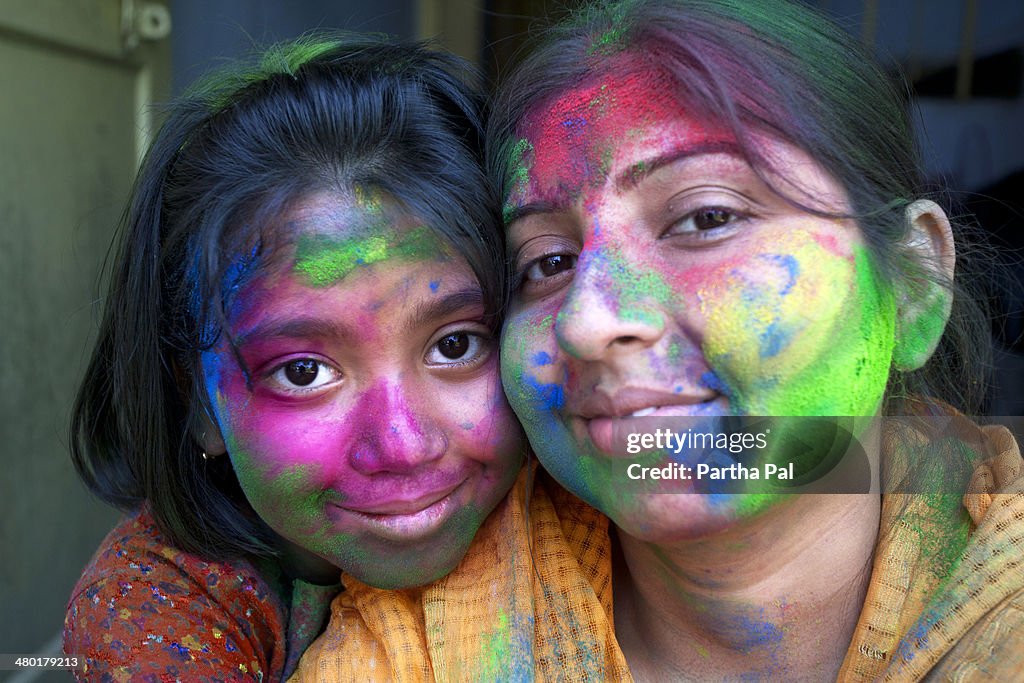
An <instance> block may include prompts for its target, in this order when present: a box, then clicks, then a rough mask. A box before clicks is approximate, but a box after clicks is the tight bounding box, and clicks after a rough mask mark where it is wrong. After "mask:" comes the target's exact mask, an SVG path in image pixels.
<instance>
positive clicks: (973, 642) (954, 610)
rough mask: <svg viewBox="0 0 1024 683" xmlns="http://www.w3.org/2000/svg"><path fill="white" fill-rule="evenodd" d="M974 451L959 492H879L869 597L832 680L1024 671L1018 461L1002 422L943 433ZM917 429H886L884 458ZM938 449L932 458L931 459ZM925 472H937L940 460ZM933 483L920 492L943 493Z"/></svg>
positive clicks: (955, 421) (958, 424)
mask: <svg viewBox="0 0 1024 683" xmlns="http://www.w3.org/2000/svg"><path fill="white" fill-rule="evenodd" d="M946 433H947V435H948V434H951V433H952V434H955V439H949V438H948V437H947V438H945V441H946V442H950V441H956V442H958V443H961V444H963V445H965V446H966V447H967V448H968V449H970V451H973V452H974V453H975V454H977V457H978V459H979V460H981V463H980V464H979V465H978V466H977V467H976V468H975V469H974V473H973V476H971V478H970V482H969V484H968V485H967V487H966V491H967V493H965V494H964V495H963V496H962V497H961V496H954V495H952V494H942V493H917V494H915V495H906V494H901V495H888V496H885V497H884V498H883V504H882V524H881V529H882V536H881V537H880V539H879V543H878V546H877V549H876V552H875V560H874V568H873V571H872V576H871V583H870V585H869V587H868V593H867V598H866V600H865V603H864V607H863V609H862V611H861V615H860V620H859V622H858V624H857V629H856V632H855V634H854V638H853V641H852V643H851V644H850V647H849V649H848V650H847V654H846V659H845V661H844V663H843V668H842V670H841V672H840V676H839V680H841V681H867V680H883V681H919V680H924V679H926V678H927V679H928V680H943V681H944V680H957V681H983V680H985V681H988V680H991V681H1018V680H1024V467H1022V461H1021V456H1020V451H1019V449H1018V446H1017V444H1016V442H1015V441H1014V439H1013V437H1012V436H1011V435H1010V433H1009V432H1008V431H1007V430H1006V429H1004V428H1002V427H982V428H978V427H977V426H975V425H973V424H972V423H970V422H969V421H968V420H966V419H965V418H962V417H960V416H952V417H950V423H949V426H948V427H947V430H946ZM915 439H916V440H917V441H918V442H919V443H918V444H917V445H918V446H923V448H920V449H918V451H917V453H918V457H920V455H921V454H922V453H923V454H924V457H928V453H931V454H932V455H933V456H935V454H936V443H935V442H934V440H932V439H931V438H930V437H922V436H921V435H920V434H916V435H915V434H908V433H906V432H905V431H904V432H901V433H899V434H893V433H890V434H888V435H887V444H886V450H887V453H888V454H889V455H891V454H892V453H893V452H894V451H898V450H899V449H900V448H906V447H907V444H908V442H909V443H910V444H911V447H913V446H914V444H913V442H914V440H915ZM942 457H943V456H942V455H938V456H936V459H937V460H941V458H942ZM933 472H934V473H935V475H934V476H943V471H942V467H941V466H937V467H935V468H933ZM951 488H952V486H951V485H950V484H949V483H947V484H946V485H945V486H944V487H943V486H939V485H936V486H934V487H931V488H922V489H919V490H922V491H936V492H937V491H941V490H950V489H951Z"/></svg>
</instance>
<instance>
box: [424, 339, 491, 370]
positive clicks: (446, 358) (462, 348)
mask: <svg viewBox="0 0 1024 683" xmlns="http://www.w3.org/2000/svg"><path fill="white" fill-rule="evenodd" d="M486 353H487V343H486V341H485V340H484V339H483V338H482V337H481V336H480V335H479V334H474V333H473V332H463V331H459V332H452V333H451V334H446V335H444V336H443V337H441V338H440V339H438V340H437V342H435V343H434V345H433V346H431V347H430V350H429V351H427V358H426V361H427V364H428V365H466V364H469V363H474V362H476V361H478V360H480V359H481V357H482V356H484V355H485V354H486Z"/></svg>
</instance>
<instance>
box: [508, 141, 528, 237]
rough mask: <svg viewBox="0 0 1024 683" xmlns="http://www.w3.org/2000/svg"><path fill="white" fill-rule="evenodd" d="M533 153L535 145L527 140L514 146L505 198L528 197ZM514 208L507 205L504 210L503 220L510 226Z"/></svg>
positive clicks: (510, 158)
mask: <svg viewBox="0 0 1024 683" xmlns="http://www.w3.org/2000/svg"><path fill="white" fill-rule="evenodd" d="M532 152H533V145H531V144H530V141H529V140H527V139H526V138H520V139H518V140H516V143H515V144H514V145H513V146H512V151H511V152H510V153H509V160H508V168H509V180H508V187H507V188H506V189H505V197H506V198H508V197H512V196H516V197H522V196H525V195H526V191H527V189H528V188H529V186H530V166H531V164H530V163H529V159H528V158H529V156H530V155H531V154H532ZM513 210H514V207H513V205H512V203H511V202H507V201H506V203H505V206H504V208H503V209H502V214H503V218H504V221H505V223H506V224H508V223H509V222H510V220H511V218H512V212H513Z"/></svg>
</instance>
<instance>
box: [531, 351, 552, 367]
mask: <svg viewBox="0 0 1024 683" xmlns="http://www.w3.org/2000/svg"><path fill="white" fill-rule="evenodd" d="M552 362H553V361H552V360H551V356H550V355H548V352H547V351H538V352H537V353H535V354H534V356H533V364H534V365H551V363H552Z"/></svg>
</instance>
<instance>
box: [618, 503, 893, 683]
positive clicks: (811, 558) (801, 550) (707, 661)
mask: <svg viewBox="0 0 1024 683" xmlns="http://www.w3.org/2000/svg"><path fill="white" fill-rule="evenodd" d="M879 513H880V501H879V496H878V495H877V494H830V495H828V494H816V495H810V494H808V495H803V496H794V497H793V499H791V500H790V501H787V502H785V503H782V504H779V505H778V506H776V507H775V508H774V509H772V510H770V511H767V512H765V513H764V514H763V515H760V516H759V517H757V518H756V519H751V520H747V521H743V522H740V523H738V524H737V525H735V526H734V527H732V528H730V529H729V530H728V531H725V532H722V533H719V534H716V535H714V536H712V537H705V538H700V539H694V540H688V541H685V542H682V543H678V544H675V545H673V546H671V547H669V546H658V545H654V544H651V543H647V542H643V541H639V540H637V539H636V538H633V537H630V536H626V535H625V534H622V533H621V532H620V534H619V544H618V548H619V553H618V554H617V557H616V564H615V569H614V571H615V575H614V586H615V612H614V613H615V628H616V632H617V634H618V639H619V642H620V644H621V646H622V650H623V652H624V654H625V656H626V661H627V662H628V663H629V665H630V668H631V669H632V670H633V673H634V677H635V678H636V680H637V681H644V680H680V679H686V678H689V679H692V680H705V679H723V678H724V679H732V678H740V677H743V676H749V675H750V674H753V675H755V676H758V677H765V678H771V679H781V680H826V679H834V678H835V675H836V673H837V672H838V669H839V667H840V665H841V664H842V660H843V656H844V655H845V653H846V648H847V644H848V643H849V642H850V639H851V638H852V635H853V630H854V627H855V626H856V623H857V618H858V616H859V614H860V608H861V605H862V604H863V599H864V594H865V592H866V590H867V584H868V580H869V578H870V568H871V557H872V553H873V551H874V547H875V542H876V539H877V535H878V523H879Z"/></svg>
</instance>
